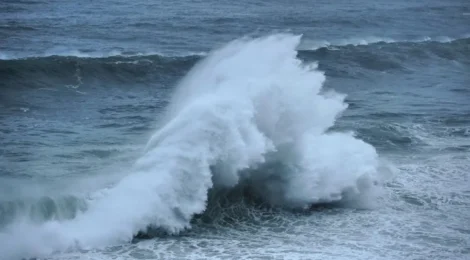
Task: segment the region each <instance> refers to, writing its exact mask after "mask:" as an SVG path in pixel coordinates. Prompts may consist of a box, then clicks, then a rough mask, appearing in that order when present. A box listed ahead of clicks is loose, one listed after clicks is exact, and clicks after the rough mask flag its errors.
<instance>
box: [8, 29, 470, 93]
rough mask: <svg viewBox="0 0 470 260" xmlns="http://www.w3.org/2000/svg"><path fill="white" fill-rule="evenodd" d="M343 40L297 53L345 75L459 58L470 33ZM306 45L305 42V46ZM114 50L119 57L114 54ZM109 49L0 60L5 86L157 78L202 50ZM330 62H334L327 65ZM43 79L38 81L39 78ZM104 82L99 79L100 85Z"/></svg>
mask: <svg viewBox="0 0 470 260" xmlns="http://www.w3.org/2000/svg"><path fill="white" fill-rule="evenodd" d="M364 43H367V44H365V45H362V42H361V41H357V42H355V41H353V42H345V43H344V44H343V45H341V44H339V45H328V44H323V45H321V46H327V47H320V45H317V46H316V47H311V46H310V47H308V48H305V46H309V45H308V41H303V42H301V43H300V44H299V46H297V47H296V48H297V49H296V50H297V52H298V57H299V58H300V59H302V60H303V61H306V62H311V61H319V62H320V65H321V66H323V67H322V69H323V70H325V71H326V73H327V75H330V76H340V77H345V76H347V75H348V73H347V71H344V70H341V71H338V70H339V69H340V68H341V66H333V65H334V64H339V65H341V64H344V65H345V67H351V66H352V67H355V68H357V67H358V68H362V69H366V70H380V71H387V70H397V69H398V70H403V69H405V67H407V66H408V65H406V64H407V63H409V62H411V64H412V63H413V62H415V61H416V60H424V59H436V58H437V59H447V60H452V61H458V62H463V63H468V62H470V60H469V57H468V55H467V54H468V52H469V51H470V50H469V46H470V45H469V43H470V38H463V39H456V40H450V39H448V40H442V41H433V40H429V41H428V40H424V41H418V42H413V41H411V42H394V41H392V40H387V39H380V38H378V39H372V40H371V39H369V41H365V42H364ZM306 44H307V45H306ZM116 55H117V56H116ZM116 55H114V54H111V56H106V55H104V56H96V57H95V56H86V55H81V54H74V53H68V54H66V56H57V55H55V56H47V57H34V58H24V59H13V60H0V77H2V79H3V82H2V83H3V84H2V83H0V84H2V85H5V86H15V88H17V87H18V86H24V87H31V88H34V87H44V86H43V83H47V84H49V85H57V84H59V85H71V84H72V85H73V84H76V81H77V78H79V81H80V82H81V83H83V84H84V85H87V84H93V83H95V82H96V81H97V80H99V81H104V82H106V83H110V82H119V83H126V84H129V83H132V82H156V81H158V80H159V79H160V78H161V77H165V76H168V75H176V76H178V77H179V76H182V75H181V73H184V72H186V71H188V70H189V69H190V68H191V67H192V66H193V65H194V64H196V62H198V61H199V60H201V59H202V58H204V57H205V54H202V53H200V54H194V55H188V56H165V55H160V54H135V53H134V54H128V55H127V54H123V53H118V54H116ZM330 63H331V65H332V66H329V64H330ZM38 79H41V80H38ZM101 85H102V84H101Z"/></svg>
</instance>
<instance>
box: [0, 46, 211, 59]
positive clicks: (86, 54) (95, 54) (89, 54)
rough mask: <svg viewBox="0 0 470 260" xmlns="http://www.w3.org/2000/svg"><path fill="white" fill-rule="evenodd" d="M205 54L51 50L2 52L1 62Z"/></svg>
mask: <svg viewBox="0 0 470 260" xmlns="http://www.w3.org/2000/svg"><path fill="white" fill-rule="evenodd" d="M205 55H207V53H205V52H188V53H180V54H175V53H173V54H165V53H162V52H158V51H143V52H135V51H118V50H112V51H103V52H100V51H81V50H73V49H71V50H59V51H57V50H49V51H46V52H44V53H38V54H29V55H22V54H12V53H5V52H4V53H2V52H0V60H25V59H37V58H48V57H76V58H113V57H125V58H130V57H145V56H162V57H186V56H205Z"/></svg>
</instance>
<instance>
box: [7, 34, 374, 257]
mask: <svg viewBox="0 0 470 260" xmlns="http://www.w3.org/2000/svg"><path fill="white" fill-rule="evenodd" d="M300 38H301V37H300V36H294V35H289V34H279V35H272V36H268V37H263V38H257V39H241V40H236V41H234V42H231V43H229V44H228V45H226V46H224V47H223V48H221V49H219V50H216V51H214V52H212V53H210V54H209V55H208V56H207V57H206V58H205V59H204V60H202V61H201V62H200V63H198V64H197V65H196V66H195V67H194V68H193V69H192V70H191V71H190V72H189V73H188V74H187V76H186V77H185V78H184V79H183V80H182V81H181V82H180V84H179V86H178V88H177V90H176V93H175V95H174V97H173V99H172V102H171V105H170V106H169V107H168V110H167V112H166V116H165V117H164V118H163V119H162V120H161V122H159V128H158V129H159V130H158V131H157V132H156V133H154V135H153V136H152V137H151V139H150V140H149V142H148V144H147V147H146V150H145V154H144V155H143V156H142V157H141V158H140V159H139V160H138V161H137V162H136V164H135V165H134V167H133V169H132V170H131V172H130V174H129V175H127V176H126V177H125V178H123V179H122V180H121V181H120V182H119V183H118V184H116V185H115V186H113V187H112V188H110V189H109V190H107V191H106V192H105V195H103V196H102V197H100V198H99V199H96V200H91V201H89V202H88V205H87V209H86V211H84V212H78V213H77V215H76V216H75V218H73V219H69V220H62V221H47V222H45V223H42V224H40V225H38V224H33V223H29V222H27V221H23V222H21V223H19V222H18V223H13V224H11V225H10V226H9V227H8V228H7V229H6V230H5V232H4V233H1V234H0V245H1V246H0V248H1V249H2V250H1V251H2V252H5V253H4V254H6V255H7V256H11V258H14V257H37V256H43V255H47V254H51V253H53V252H56V251H64V250H70V249H77V248H96V247H102V246H109V245H115V244H119V243H125V242H129V241H131V240H132V239H133V237H134V236H135V235H136V234H138V233H139V232H140V231H145V230H146V229H147V228H148V227H155V228H158V229H161V230H164V231H165V232H167V233H170V234H177V233H179V232H181V231H184V230H185V229H188V228H190V225H191V224H190V223H191V219H192V218H193V217H194V216H195V215H197V214H201V213H203V212H204V211H205V209H206V207H207V206H208V205H207V201H208V192H209V191H210V190H214V189H234V188H237V187H240V186H246V187H249V188H250V189H251V190H252V192H253V193H254V194H256V195H257V196H258V197H260V198H262V199H263V200H264V201H265V202H267V203H269V204H270V205H272V206H278V207H283V208H289V209H296V208H305V207H309V206H311V205H312V204H316V203H324V202H338V201H344V200H351V199H354V198H359V197H361V196H363V195H364V194H367V193H368V192H369V191H370V190H372V189H373V187H374V183H375V181H376V180H378V179H380V178H379V177H380V176H379V167H380V165H379V158H378V155H377V153H376V151H375V149H374V147H372V146H371V145H369V144H367V143H365V142H363V141H361V140H359V139H356V138H355V137H354V136H353V135H352V134H351V133H344V132H332V131H331V130H330V128H331V127H332V126H333V125H334V123H335V120H336V119H337V117H339V116H340V115H341V113H342V112H343V111H344V110H345V109H346V108H347V105H346V104H345V103H344V98H345V96H344V95H341V94H337V93H334V92H324V91H322V84H323V83H324V81H325V77H324V75H323V73H321V72H319V71H317V70H316V64H303V63H302V62H301V61H300V60H299V59H298V58H297V51H296V48H297V47H298V45H299V43H300ZM209 206H210V205H209ZM25 234H27V235H25ZM18 254H21V255H18Z"/></svg>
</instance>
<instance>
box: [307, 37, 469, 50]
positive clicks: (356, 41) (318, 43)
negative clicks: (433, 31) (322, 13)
mask: <svg viewBox="0 0 470 260" xmlns="http://www.w3.org/2000/svg"><path fill="white" fill-rule="evenodd" d="M469 37H470V35H465V36H463V37H460V38H451V37H447V36H436V37H428V36H424V37H419V38H416V39H408V40H406V39H402V40H399V39H393V38H388V37H375V36H370V37H363V38H347V39H338V40H305V41H303V42H302V44H301V45H300V47H299V49H300V50H317V49H320V48H333V49H334V48H335V47H341V46H349V45H351V46H360V45H369V44H375V43H407V42H411V43H420V42H439V43H449V42H452V41H455V40H460V39H466V38H469Z"/></svg>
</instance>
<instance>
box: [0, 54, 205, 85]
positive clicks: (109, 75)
mask: <svg viewBox="0 0 470 260" xmlns="http://www.w3.org/2000/svg"><path fill="white" fill-rule="evenodd" d="M198 59H199V57H198V56H186V57H165V56H160V55H151V56H138V57H108V58H80V57H62V56H52V57H44V58H27V59H18V60H0V77H1V78H2V83H1V85H3V87H6V88H18V87H26V88H35V87H42V86H43V84H41V83H46V84H63V85H75V84H77V83H82V84H85V85H86V84H93V83H96V82H97V81H100V82H109V83H112V82H120V83H126V82H136V83H138V82H142V81H145V82H149V81H155V80H159V79H160V78H161V77H165V76H168V75H180V74H181V73H182V71H186V70H188V69H189V68H190V67H191V66H192V65H194V64H195V62H196V61H197V60H198Z"/></svg>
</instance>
